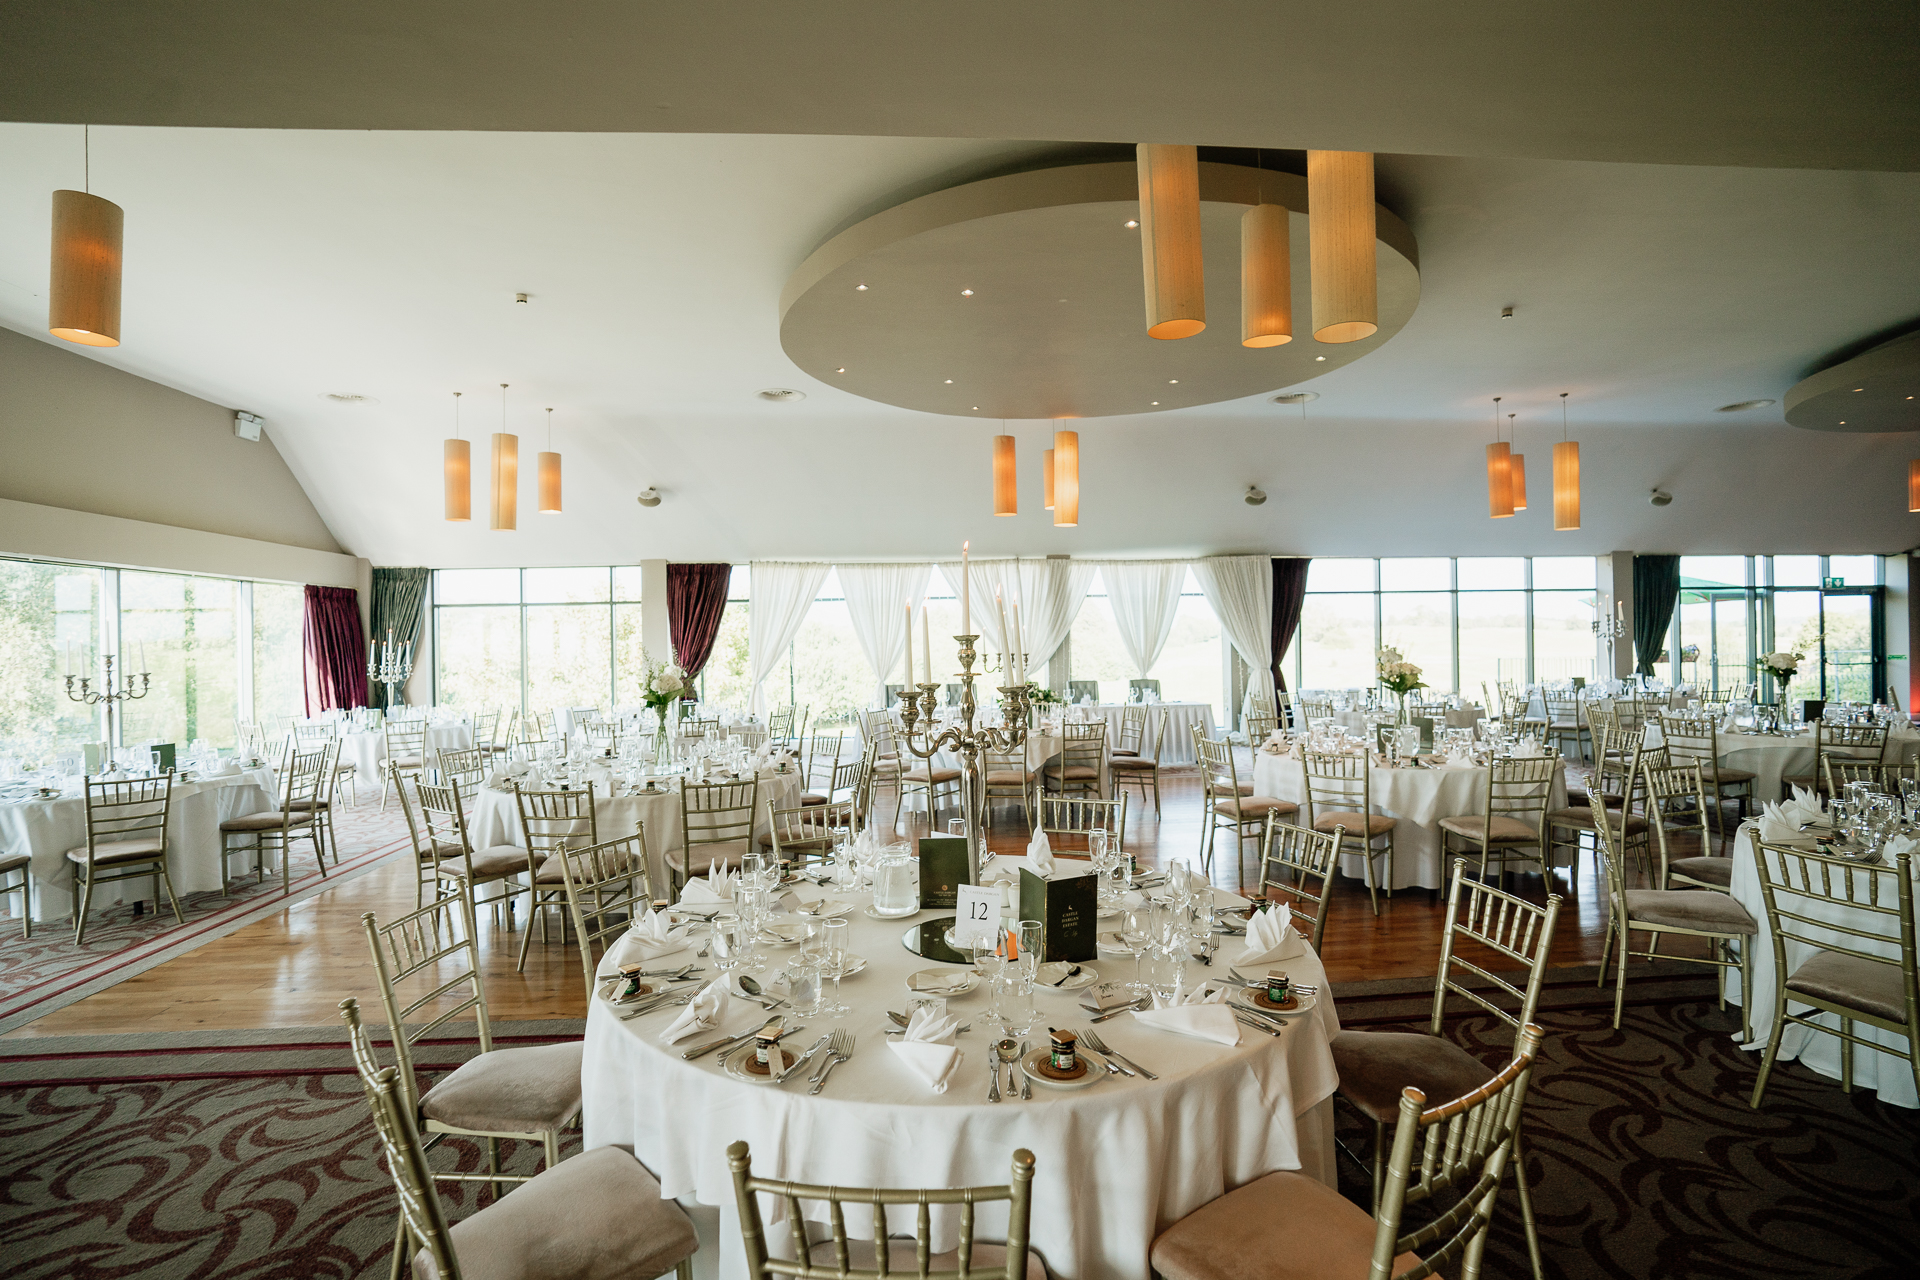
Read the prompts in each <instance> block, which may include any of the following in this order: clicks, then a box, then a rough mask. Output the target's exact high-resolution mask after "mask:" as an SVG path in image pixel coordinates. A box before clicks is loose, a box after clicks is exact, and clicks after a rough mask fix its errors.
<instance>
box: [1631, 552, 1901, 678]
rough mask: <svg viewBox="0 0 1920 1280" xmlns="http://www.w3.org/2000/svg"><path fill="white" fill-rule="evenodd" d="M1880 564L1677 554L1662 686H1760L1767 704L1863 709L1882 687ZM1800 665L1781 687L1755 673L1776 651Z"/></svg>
mask: <svg viewBox="0 0 1920 1280" xmlns="http://www.w3.org/2000/svg"><path fill="white" fill-rule="evenodd" d="M1881 573H1882V562H1881V559H1880V557H1879V556H1813V555H1785V556H1682V557H1681V558H1680V603H1679V607H1678V608H1677V609H1675V611H1674V620H1673V628H1672V631H1671V632H1670V633H1669V642H1668V645H1667V648H1666V653H1665V657H1664V660H1663V661H1662V662H1659V663H1657V664H1655V668H1654V669H1655V671H1656V672H1657V673H1658V674H1659V675H1661V676H1662V677H1664V678H1667V679H1671V680H1683V681H1687V682H1689V683H1693V684H1698V685H1700V686H1703V687H1707V688H1719V689H1730V688H1736V687H1740V686H1745V685H1748V684H1758V686H1759V694H1760V696H1761V697H1762V698H1764V699H1767V700H1769V701H1772V700H1775V699H1784V700H1785V701H1786V702H1787V703H1788V704H1789V705H1791V704H1795V703H1798V702H1800V701H1801V700H1803V699H1810V698H1826V699H1832V700H1844V701H1849V702H1868V701H1872V700H1874V699H1875V698H1878V697H1880V696H1882V695H1883V694H1884V692H1885V687H1886V669H1885V662H1886V653H1885V629H1884V628H1885V621H1884V618H1883V616H1882V614H1883V610H1884V608H1885V601H1884V593H1885V588H1884V586H1883V585H1882V583H1881ZM1781 650H1784V651H1788V652H1794V653H1803V654H1805V655H1806V660H1805V661H1804V662H1802V663H1801V664H1800V669H1799V670H1798V671H1797V672H1796V673H1795V674H1794V677H1793V680H1792V681H1791V683H1790V685H1789V686H1788V687H1786V688H1784V689H1783V688H1781V687H1780V685H1779V682H1778V681H1776V680H1775V679H1774V678H1773V677H1772V676H1771V675H1769V674H1767V673H1766V672H1765V671H1764V670H1762V669H1761V668H1760V666H1759V665H1758V660H1759V657H1760V655H1762V654H1765V653H1772V652H1775V651H1781Z"/></svg>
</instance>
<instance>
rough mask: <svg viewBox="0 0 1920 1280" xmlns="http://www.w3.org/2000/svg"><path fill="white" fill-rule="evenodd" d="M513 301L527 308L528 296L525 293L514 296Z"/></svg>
mask: <svg viewBox="0 0 1920 1280" xmlns="http://www.w3.org/2000/svg"><path fill="white" fill-rule="evenodd" d="M513 300H514V301H515V302H517V303H519V304H521V305H522V306H525V305H526V301H527V295H526V294H524V293H516V294H514V295H513Z"/></svg>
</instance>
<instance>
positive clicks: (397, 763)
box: [387, 756, 427, 769]
mask: <svg viewBox="0 0 1920 1280" xmlns="http://www.w3.org/2000/svg"><path fill="white" fill-rule="evenodd" d="M387 763H388V764H390V765H392V766H393V767H394V768H396V769H424V768H426V767H427V762H426V761H425V760H422V759H421V758H420V757H419V756H395V757H392V758H390V759H389V760H388V761H387Z"/></svg>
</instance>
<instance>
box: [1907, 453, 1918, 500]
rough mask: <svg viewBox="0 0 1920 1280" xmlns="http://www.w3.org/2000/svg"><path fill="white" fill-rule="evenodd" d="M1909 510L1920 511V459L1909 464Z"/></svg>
mask: <svg viewBox="0 0 1920 1280" xmlns="http://www.w3.org/2000/svg"><path fill="white" fill-rule="evenodd" d="M1907 510H1909V511H1920V458H1915V459H1914V460H1913V461H1912V462H1909V463H1908V464H1907Z"/></svg>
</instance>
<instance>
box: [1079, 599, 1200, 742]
mask: <svg viewBox="0 0 1920 1280" xmlns="http://www.w3.org/2000/svg"><path fill="white" fill-rule="evenodd" d="M1069 635H1070V643H1069V645H1068V654H1069V663H1070V665H1071V667H1072V671H1071V673H1070V679H1073V680H1092V681H1096V682H1098V684H1099V686H1100V692H1099V700H1100V701H1101V702H1109V703H1112V702H1125V701H1126V700H1127V698H1128V697H1129V695H1130V692H1131V684H1130V682H1131V681H1132V680H1133V678H1134V676H1135V674H1136V672H1135V671H1134V668H1133V663H1132V661H1131V660H1130V659H1129V658H1128V657H1127V651H1126V647H1125V646H1124V645H1122V644H1121V643H1120V630H1119V626H1118V624H1117V623H1116V622H1115V621H1114V616H1113V603H1112V600H1111V598H1110V597H1109V596H1108V594H1107V586H1106V583H1105V581H1104V580H1102V579H1101V578H1100V577H1098V576H1096V577H1095V578H1094V580H1093V584H1092V585H1091V586H1090V587H1089V588H1088V589H1087V595H1086V599H1085V600H1084V601H1083V602H1082V604H1081V606H1080V613H1079V615H1078V616H1077V617H1075V618H1074V621H1073V629H1072V631H1071V632H1070V633H1069ZM1228 652H1229V650H1228V648H1227V642H1226V640H1225V639H1224V633H1223V632H1222V631H1221V629H1220V618H1219V616H1218V615H1217V614H1215V613H1214V611H1213V606H1212V605H1210V604H1208V603H1207V597H1206V593H1205V592H1204V591H1202V590H1201V588H1200V581H1199V579H1198V578H1196V577H1194V575H1193V570H1191V569H1188V570H1187V571H1186V578H1185V581H1184V582H1183V583H1182V584H1181V588H1180V599H1179V603H1178V604H1177V606H1176V607H1175V611H1174V616H1173V629H1172V630H1171V631H1169V632H1168V633H1167V643H1166V647H1165V648H1163V649H1162V650H1161V651H1160V656H1159V657H1158V658H1156V659H1155V660H1154V663H1153V667H1152V669H1151V670H1149V671H1148V672H1147V679H1149V680H1158V681H1159V682H1160V698H1161V700H1162V701H1164V702H1204V703H1206V704H1208V705H1209V706H1211V707H1212V708H1213V714H1214V717H1215V719H1216V720H1218V719H1220V718H1221V717H1222V716H1223V715H1224V714H1225V713H1226V712H1227V710H1228V708H1227V705H1226V704H1227V697H1226V693H1225V673H1226V671H1227V670H1228V667H1227V662H1228V656H1227V655H1228Z"/></svg>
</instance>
